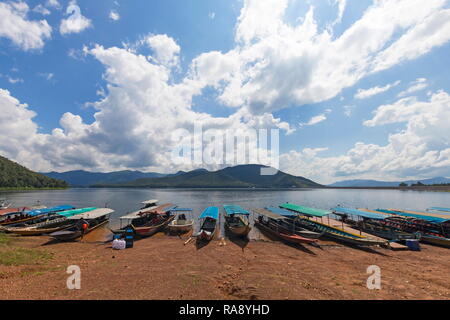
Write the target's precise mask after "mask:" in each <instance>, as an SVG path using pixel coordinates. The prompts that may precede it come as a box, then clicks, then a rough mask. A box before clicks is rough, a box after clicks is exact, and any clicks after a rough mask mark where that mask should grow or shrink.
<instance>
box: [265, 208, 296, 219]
mask: <svg viewBox="0 0 450 320" xmlns="http://www.w3.org/2000/svg"><path fill="white" fill-rule="evenodd" d="M265 209H266V210H267V211H270V212H273V213H276V214H279V215H280V216H284V217H296V216H298V214H297V213H295V212H292V211H289V210H286V209H281V208H276V207H265Z"/></svg>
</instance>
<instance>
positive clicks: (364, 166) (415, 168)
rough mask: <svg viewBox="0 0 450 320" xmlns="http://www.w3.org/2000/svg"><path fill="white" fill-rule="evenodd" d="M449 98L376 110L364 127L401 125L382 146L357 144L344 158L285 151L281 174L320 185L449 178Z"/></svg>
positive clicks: (441, 94)
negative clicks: (345, 181) (351, 180)
mask: <svg viewBox="0 0 450 320" xmlns="http://www.w3.org/2000/svg"><path fill="white" fill-rule="evenodd" d="M448 119H450V95H449V94H448V93H447V92H445V91H438V92H435V93H433V94H432V95H431V96H430V99H429V100H428V101H420V100H417V98H405V99H401V100H399V101H397V102H395V103H394V104H392V105H383V106H380V107H379V108H377V110H376V111H375V113H374V116H373V118H372V119H371V120H368V121H366V122H365V123H364V124H365V125H366V126H369V127H374V126H381V125H385V124H390V123H405V124H406V126H405V129H404V130H402V131H401V132H398V133H393V134H390V135H389V137H388V143H387V144H386V145H384V146H380V145H376V144H365V143H363V142H358V143H356V144H355V146H354V147H353V148H351V149H350V150H348V151H347V152H346V153H345V154H344V155H341V156H336V157H321V156H320V154H319V155H318V154H312V155H311V153H310V152H309V153H308V152H306V153H305V150H300V151H290V152H288V153H286V154H283V155H282V156H281V159H280V163H281V164H282V169H283V168H284V169H285V170H287V171H289V172H293V173H298V172H302V173H303V174H304V175H306V176H309V177H317V178H316V179H318V180H319V181H321V182H323V183H330V182H334V181H335V180H338V179H341V178H342V177H346V178H349V177H351V178H365V179H386V178H391V179H404V178H414V179H415V178H425V177H428V178H429V177H430V176H449V175H450V128H449V126H448Z"/></svg>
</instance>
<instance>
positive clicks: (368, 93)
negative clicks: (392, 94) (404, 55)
mask: <svg viewBox="0 0 450 320" xmlns="http://www.w3.org/2000/svg"><path fill="white" fill-rule="evenodd" d="M399 84H400V81H396V82H394V83H390V84H387V85H385V86H384V87H378V86H376V87H373V88H370V89H367V90H363V89H359V90H358V92H357V93H356V94H355V99H360V100H362V99H367V98H370V97H373V96H375V95H377V94H380V93H383V92H386V91H388V90H389V89H391V88H393V87H396V86H398V85H399Z"/></svg>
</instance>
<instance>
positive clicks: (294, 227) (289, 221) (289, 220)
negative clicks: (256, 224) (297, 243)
mask: <svg viewBox="0 0 450 320" xmlns="http://www.w3.org/2000/svg"><path fill="white" fill-rule="evenodd" d="M264 209H265V210H267V211H270V212H272V213H274V214H277V215H280V216H282V217H284V218H285V219H277V223H278V224H280V225H281V227H283V228H285V229H287V230H288V231H289V232H293V233H295V234H297V235H299V236H301V237H303V238H308V239H319V238H320V237H321V236H323V235H324V232H313V231H310V230H308V229H305V228H303V227H301V226H300V225H298V224H296V223H295V221H296V218H297V217H298V214H297V213H295V212H292V211H289V210H286V209H281V208H277V207H265V208H264Z"/></svg>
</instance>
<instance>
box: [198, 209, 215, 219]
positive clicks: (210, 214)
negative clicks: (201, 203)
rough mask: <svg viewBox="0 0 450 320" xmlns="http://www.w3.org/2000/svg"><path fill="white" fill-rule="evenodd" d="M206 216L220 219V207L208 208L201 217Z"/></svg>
mask: <svg viewBox="0 0 450 320" xmlns="http://www.w3.org/2000/svg"><path fill="white" fill-rule="evenodd" d="M205 218H211V219H214V220H218V219H219V208H217V207H208V208H206V209H205V210H204V211H203V212H202V214H201V215H200V219H205Z"/></svg>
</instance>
